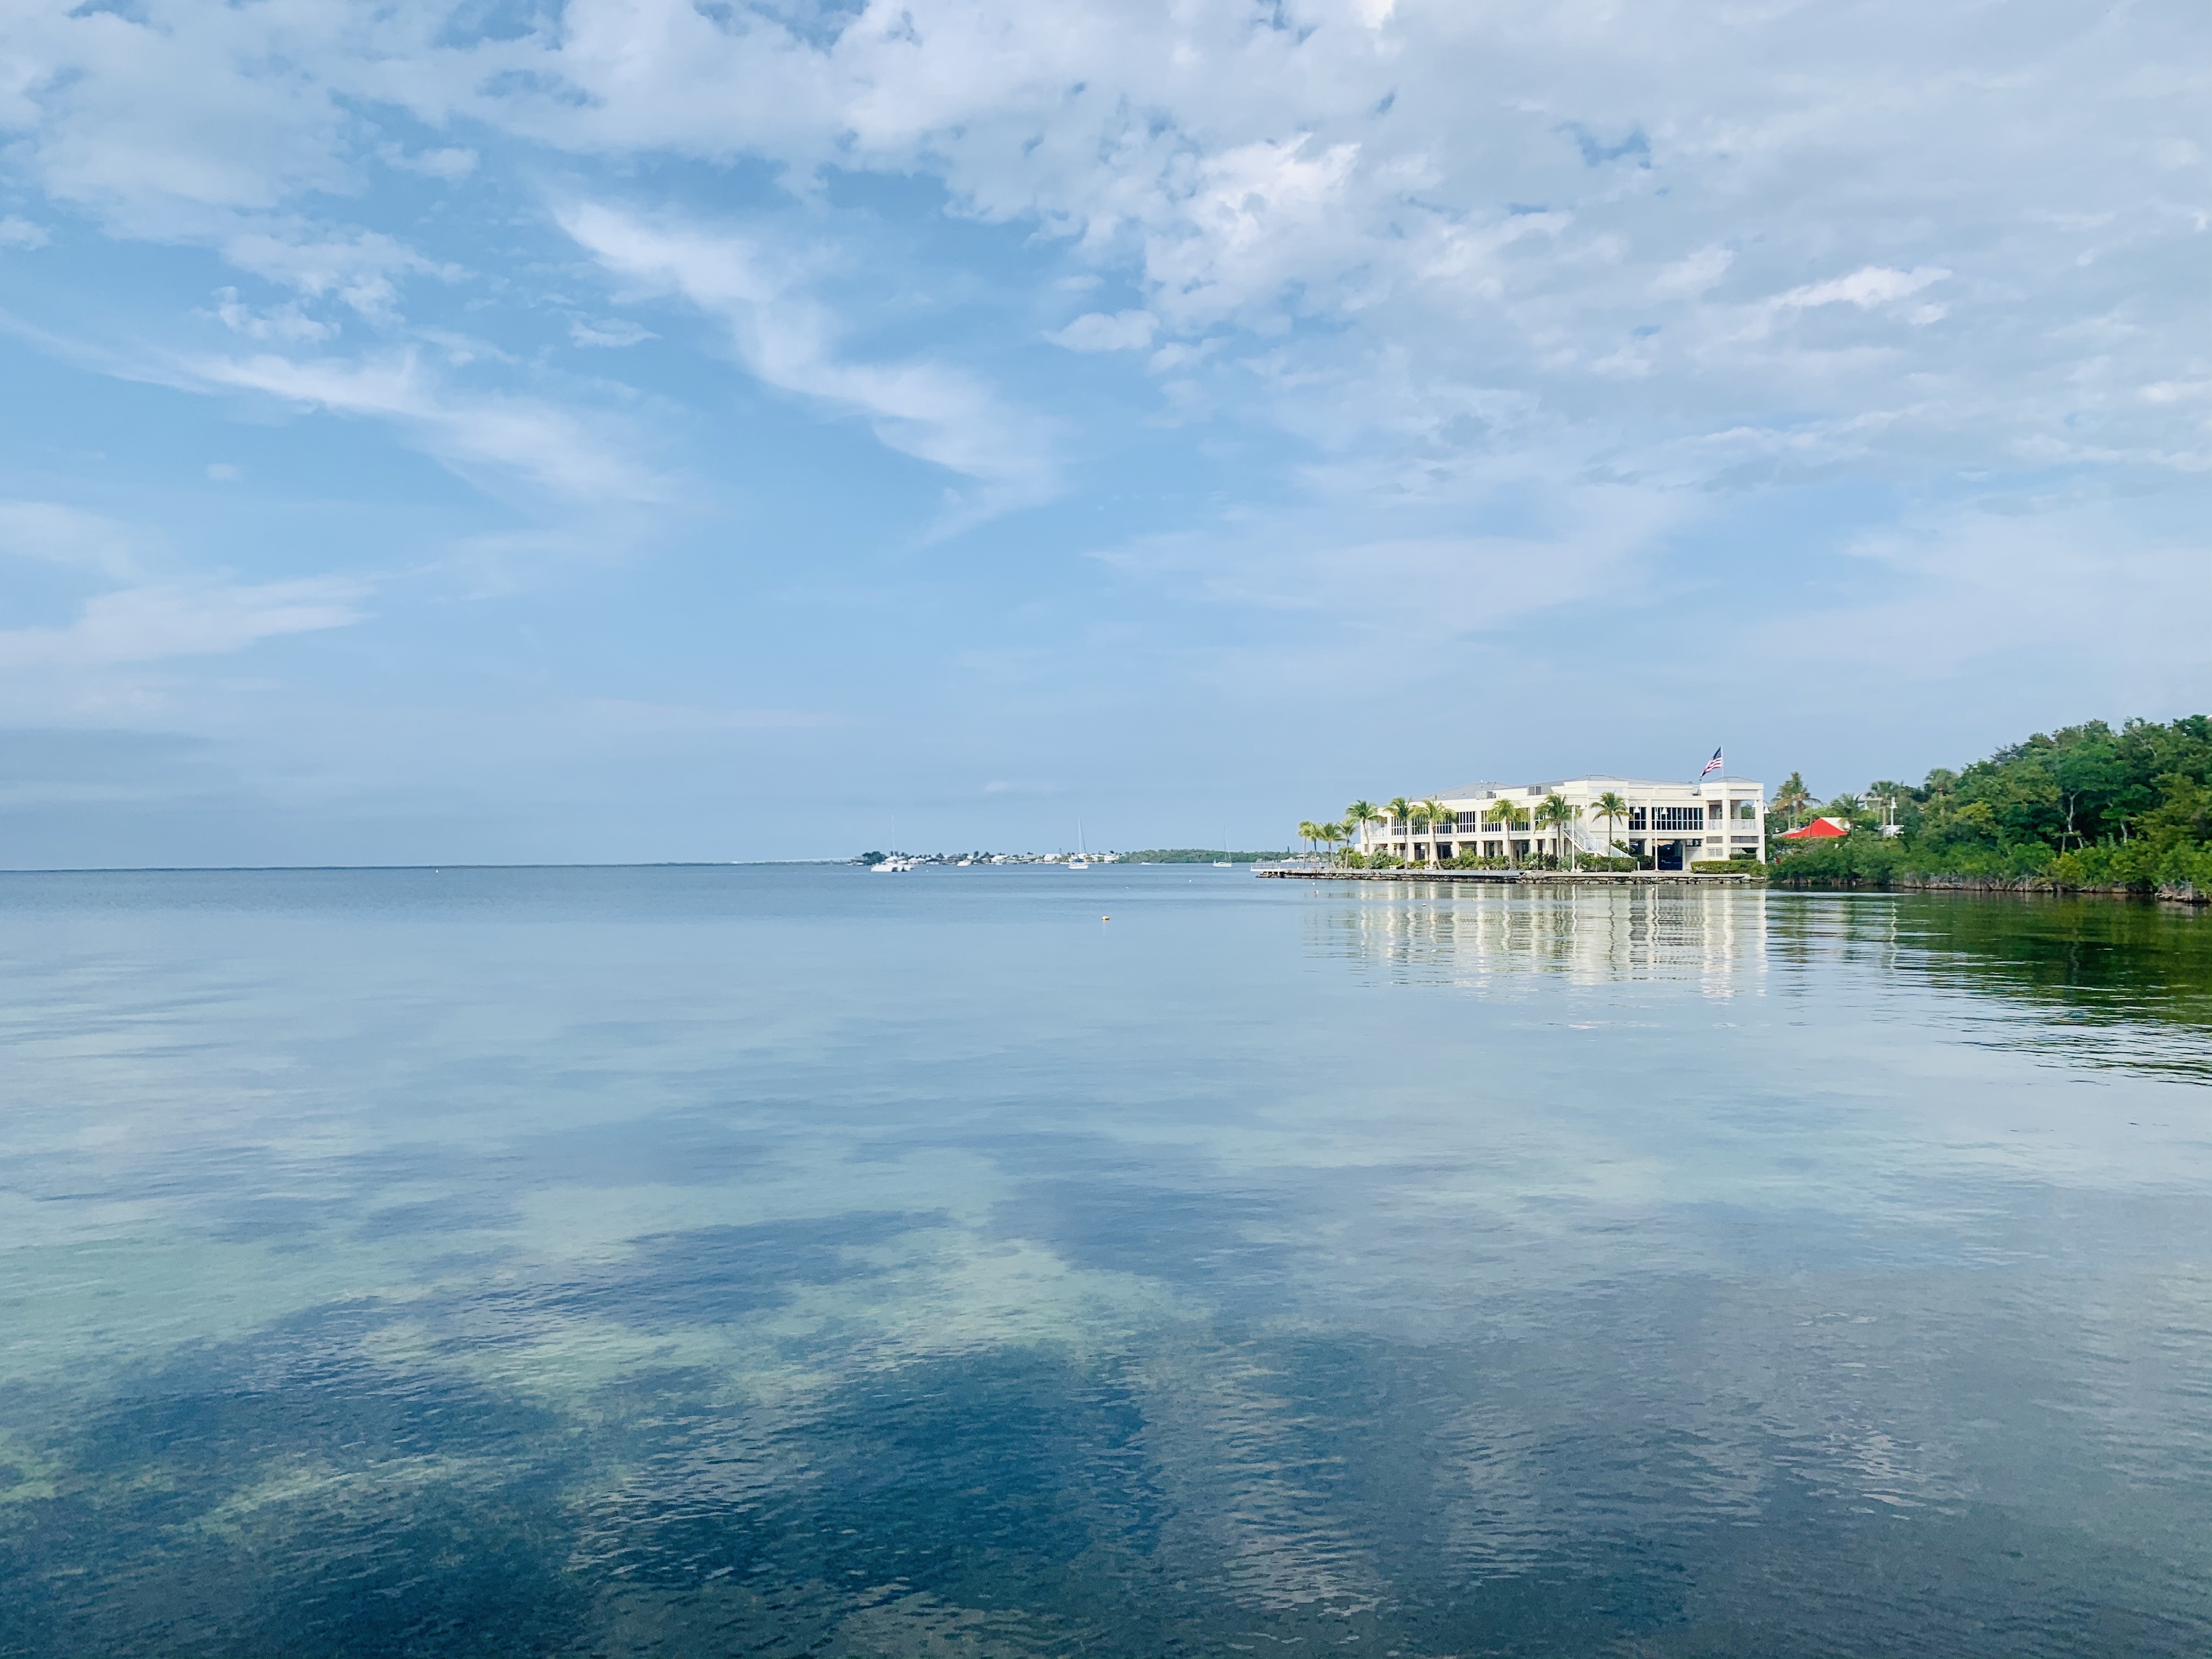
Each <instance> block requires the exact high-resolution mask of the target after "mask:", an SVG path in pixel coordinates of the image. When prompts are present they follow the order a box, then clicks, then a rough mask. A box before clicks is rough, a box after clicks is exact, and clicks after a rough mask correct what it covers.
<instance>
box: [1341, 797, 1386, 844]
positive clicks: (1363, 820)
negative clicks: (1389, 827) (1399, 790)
mask: <svg viewBox="0 0 2212 1659" xmlns="http://www.w3.org/2000/svg"><path fill="white" fill-rule="evenodd" d="M1382 816H1383V814H1382V813H1381V812H1379V811H1376V807H1375V803H1374V802H1373V801H1371V800H1356V801H1354V802H1352V805H1349V806H1347V807H1346V808H1345V809H1344V827H1345V829H1346V833H1347V834H1348V835H1349V836H1350V837H1351V839H1352V840H1353V841H1358V839H1359V837H1360V834H1361V832H1362V831H1363V830H1364V829H1366V828H1367V826H1368V825H1369V824H1370V823H1374V822H1375V820H1376V819H1377V818H1379V817H1382Z"/></svg>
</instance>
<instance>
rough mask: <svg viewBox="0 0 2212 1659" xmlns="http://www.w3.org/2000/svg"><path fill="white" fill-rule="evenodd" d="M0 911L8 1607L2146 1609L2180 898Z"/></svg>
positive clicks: (998, 1621) (1762, 1632) (1490, 1638)
mask: <svg viewBox="0 0 2212 1659" xmlns="http://www.w3.org/2000/svg"><path fill="white" fill-rule="evenodd" d="M1109 914H1110V915H1111V916H1112V918H1113V920H1112V921H1110V922H1105V921H1101V920H1100V918H1101V916H1102V915H1109ZM0 915H4V916H5V918H6V921H7V927H6V928H5V932H4V935H0V983H4V985H5V987H6V992H7V995H6V997H5V1000H4V1013H0V1065H4V1066H5V1074H6V1078H7V1082H8V1087H7V1089H6V1091H5V1096H4V1101H0V1129H3V1130H4V1139H5V1145H6V1147H7V1151H8V1157H7V1161H6V1162H7V1170H8V1177H7V1180H6V1182H5V1191H4V1193H0V1218H4V1235H0V1237H4V1242H5V1243H6V1244H7V1246H8V1249H7V1251H6V1254H5V1255H4V1257H0V1301H3V1302H4V1307H0V1316H4V1317H5V1319H6V1321H7V1324H8V1329H9V1333H10V1340H9V1342H8V1343H7V1344H6V1345H5V1348H4V1352H0V1652H4V1653H6V1654H9V1655H18V1654H20V1655H24V1656H29V1655H34V1654H35V1655H41V1656H44V1655H79V1654H82V1655H90V1654H112V1653H117V1652H125V1651H129V1652H134V1653H148V1654H177V1655H193V1656H199V1655H205V1656H218V1655H239V1656H244V1655H249V1654H250V1655H266V1654H270V1653H283V1654H286V1655H288V1656H291V1655H313V1656H321V1655H329V1656H337V1655H348V1656H362V1655H371V1654H375V1655H382V1654H392V1655H401V1654H404V1655H425V1656H432V1655H435V1656H443V1655H502V1656H504V1655H514V1654H543V1655H556V1654H575V1655H586V1654H591V1655H643V1654H666V1655H671V1656H673V1655H685V1656H698V1655H713V1654H724V1653H727V1654H738V1653H747V1654H754V1653H761V1654H793V1655H797V1654H823V1655H840V1656H842V1655H851V1656H861V1655H913V1654H924V1655H961V1656H969V1655H973V1656H985V1655H1000V1654H1006V1655H1015V1654H1031V1653H1081V1654H1086V1655H1122V1654H1127V1655H1130V1656H1138V1655H1147V1656H1149V1655H1159V1654H1172V1653H1188V1654H1193V1655H1196V1654H1200V1653H1206V1654H1212V1653H1218V1652H1221V1651H1225V1650H1227V1651H1260V1650H1274V1649H1276V1648H1278V1647H1304V1648H1306V1649H1308V1650H1312V1649H1316V1648H1318V1647H1320V1646H1324V1645H1328V1646H1334V1647H1340V1648H1346V1649H1351V1650H1359V1651H1372V1652H1375V1653H1377V1654H1381V1655H1399V1656H1413V1655H1438V1656H1441V1655H1449V1654H1470V1653H1502V1654H1527V1655H1569V1654H1573V1655H1585V1654H1598V1653H1620V1654H1635V1655H1639V1656H1641V1655H1674V1654H1680V1655H1691V1654H1699V1655H1711V1654H1745V1655H1751V1654H1760V1655H1777V1654H1786V1655H1796V1654H1805V1655H1814V1654H1836V1653H1853V1654H1864V1653H1875V1652H1879V1653H1889V1654H1929V1655H1934V1654H1944V1655H1956V1654H1988V1655H1993V1656H1994V1655H1999V1654H2005V1655H2015V1654H2053V1655H2057V1654H2080V1655H2092V1654H2094V1655H2106V1654H2175V1655H2180V1654H2195V1653H2201V1652H2203V1651H2204V1650H2206V1649H2207V1647H2208V1645H2212V1591H2208V1589H2206V1586H2207V1585H2208V1584H2212V1559H2208V1558H2212V1543H2208V1541H2212V1419H2208V1417H2207V1415H2206V1413H2205V1412H2204V1409H2203V1407H2204V1401H2205V1400H2206V1398H2207V1397H2208V1393H2212V1266H2208V1264H2212V1248H2208V1246H2212V1197H2209V1196H2208V1187H2207V1176H2208V1175H2212V1135H2208V1133H2207V1129H2208V1117H2207V1112H2206V1106H2205V1091H2204V1081H2205V1075H2206V1074H2205V1071H2204V1062H2205V1060H2207V1058H2208V1057H2212V1025H2208V1023H2207V1020H2206V1018H2205V1014H2204V1012H2203V1011H2204V1010H2205V1007H2206V1001H2205V997H2206V993H2207V991H2208V988H2212V974H2208V971H2207V962H2208V957H2207V952H2206V947H2205V943H2204V941H2205V939H2206V938H2207V937H2208V936H2207V934H2206V933H2205V930H2204V928H2203V926H2202V925H2201V924H2200V922H2199V919H2198V918H2196V917H2193V916H2188V915H2179V914H2174V913H2166V912H2160V911H2156V910H2153V909H2149V908H2130V907H2126V906H2115V905H2105V906H2101V907H2100V906H2097V905H2093V904H2085V905H2074V906H2065V905H2058V904H2052V903H2049V902H2045V903H2043V904H2041V905H2033V904H2021V903H2019V902H2011V901H1994V902H1991V901H1980V900H1973V899H1959V898H1942V897H1927V898H1902V899H1899V898H1890V897H1885V896H1865V897H1856V896H1844V897H1838V896H1797V895H1769V894H1764V893H1756V892H1749V893H1747V892H1734V891H1666V890H1649V889H1641V890H1635V891H1632V892H1627V891H1624V892H1596V891H1591V892H1575V891H1565V892H1553V893H1547V894H1540V895H1520V894H1516V893H1512V892H1510V891H1483V892H1468V893H1458V892H1454V891H1451V890H1449V889H1445V888H1433V889H1432V888H1424V887H1419V886H1411V887H1404V888H1395V887H1394V888H1389V889H1383V888H1376V887H1363V886H1359V885H1358V884H1322V885H1320V886H1318V887H1316V886H1309V885H1305V884H1290V883H1273V882H1255V881H1253V880H1251V879H1250V878H1249V876H1247V875H1244V874H1243V873H1242V872H1214V871H1212V870H1211V869H1206V868H1200V869H1195V870H1193V869H1187V868H1183V867H1180V866H1166V867H1161V868H1135V869H1132V868H1114V869H1108V870H1100V871H1094V872H1091V873H1090V874H1089V875H1087V876H1085V875H1078V874H1070V873H1069V872H1065V871H1061V870H1053V869H1040V868H1036V867H1016V868H994V869H977V870H973V871H954V870H950V869H947V870H925V871H921V872H914V873H913V874H912V875H910V876H906V877H898V878H873V877H869V876H867V875H866V874H864V873H863V872H857V871H853V870H848V869H844V868H838V867H797V868H774V867H760V868H731V869H694V870H627V871H624V870H571V871H478V872H427V871H425V872H398V871H391V872H264V873H252V872H240V873H226V874H221V875H215V874H182V873H180V874H170V875H144V876H114V875H110V876H68V877H58V876H47V877H29V876H12V877H0Z"/></svg>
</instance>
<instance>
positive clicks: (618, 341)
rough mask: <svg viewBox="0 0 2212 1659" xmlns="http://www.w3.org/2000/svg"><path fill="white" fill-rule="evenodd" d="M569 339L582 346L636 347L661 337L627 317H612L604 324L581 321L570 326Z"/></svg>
mask: <svg viewBox="0 0 2212 1659" xmlns="http://www.w3.org/2000/svg"><path fill="white" fill-rule="evenodd" d="M568 337H569V338H570V339H571V340H573V341H574V342H575V343H577V344H578V345H580V346H607V347H622V346H634V345H637V344H640V343H642V342H644V341H647V340H653V339H658V338H659V336H658V335H656V334H655V333H653V331H652V330H651V329H649V328H645V327H642V326H641V325H638V324H636V323H634V322H632V321H630V320H629V318H627V317H611V318H609V319H606V320H605V321H604V322H597V323H587V322H585V321H583V320H581V319H578V320H577V321H575V322H573V323H570V324H569V325H568Z"/></svg>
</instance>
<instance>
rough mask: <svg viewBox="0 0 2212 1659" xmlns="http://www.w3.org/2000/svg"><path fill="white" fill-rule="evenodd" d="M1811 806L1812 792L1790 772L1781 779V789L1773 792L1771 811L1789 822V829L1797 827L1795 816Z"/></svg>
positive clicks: (1801, 780)
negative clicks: (1779, 814) (1776, 812)
mask: <svg viewBox="0 0 2212 1659" xmlns="http://www.w3.org/2000/svg"><path fill="white" fill-rule="evenodd" d="M1812 804H1813V792H1812V791H1811V790H1809V789H1808V788H1807V787H1805V780H1804V779H1803V778H1802V777H1801V776H1799V775H1797V774H1796V773H1795V772H1792V773H1791V774H1790V775H1789V776H1788V777H1786V778H1784V779H1783V781H1782V787H1780V788H1778V789H1777V790H1776V791H1775V792H1774V803H1773V810H1774V811H1778V812H1779V813H1781V814H1782V815H1783V816H1784V817H1786V818H1788V819H1789V820H1790V828H1791V829H1796V827H1797V815H1798V814H1799V813H1800V812H1802V811H1804V810H1805V809H1806V808H1807V807H1808V806H1810V805H1812Z"/></svg>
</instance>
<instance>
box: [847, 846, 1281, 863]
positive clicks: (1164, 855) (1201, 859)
mask: <svg viewBox="0 0 2212 1659" xmlns="http://www.w3.org/2000/svg"><path fill="white" fill-rule="evenodd" d="M1075 856H1076V854H1073V853H987V852H983V851H981V850H980V849H979V850H978V851H975V852H972V853H885V852H880V851H870V852H866V853H862V854H859V855H858V856H857V857H855V858H852V859H848V860H846V862H847V863H848V864H867V865H876V864H882V863H884V861H885V860H890V859H901V860H904V861H905V862H906V863H907V864H908V865H909V866H912V865H921V864H950V865H953V866H961V865H975V864H1065V863H1066V862H1067V861H1068V860H1070V859H1073V858H1074V857H1075ZM1089 857H1090V861H1091V863H1093V864H1220V863H1223V862H1227V863H1230V864H1263V863H1265V862H1267V860H1270V859H1286V858H1289V857H1291V851H1290V849H1289V848H1282V849H1281V850H1279V851H1277V852H1269V853H1221V852H1216V851H1215V850H1214V849H1213V848H1211V847H1148V848H1145V849H1144V850H1143V851H1142V852H1137V853H1092V854H1090V855H1089Z"/></svg>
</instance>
